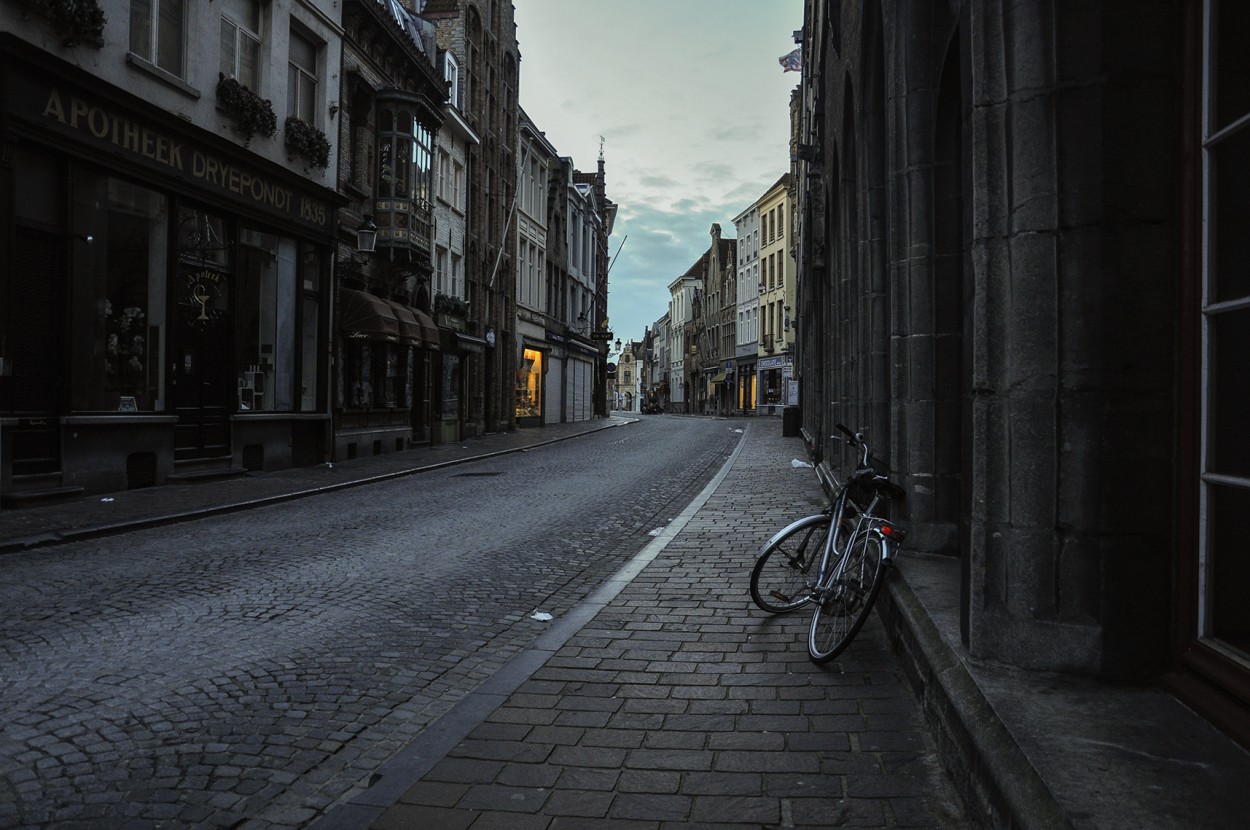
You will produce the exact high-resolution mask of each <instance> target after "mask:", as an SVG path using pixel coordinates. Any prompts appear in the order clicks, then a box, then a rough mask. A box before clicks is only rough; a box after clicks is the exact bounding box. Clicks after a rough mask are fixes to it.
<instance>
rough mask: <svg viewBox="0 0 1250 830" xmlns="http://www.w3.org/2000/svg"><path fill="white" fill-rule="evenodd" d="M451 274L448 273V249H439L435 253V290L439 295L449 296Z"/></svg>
mask: <svg viewBox="0 0 1250 830" xmlns="http://www.w3.org/2000/svg"><path fill="white" fill-rule="evenodd" d="M450 276H451V275H450V274H448V273H447V249H446V248H437V249H435V251H434V290H435V291H437V292H438V293H439V294H448V293H450V290H449V289H448V284H449V283H450V282H451V279H450Z"/></svg>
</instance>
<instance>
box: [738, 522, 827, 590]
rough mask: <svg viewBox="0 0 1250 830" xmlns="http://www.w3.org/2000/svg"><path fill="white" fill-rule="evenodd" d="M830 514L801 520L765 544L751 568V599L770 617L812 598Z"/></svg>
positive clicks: (788, 526) (779, 532) (785, 528)
mask: <svg viewBox="0 0 1250 830" xmlns="http://www.w3.org/2000/svg"><path fill="white" fill-rule="evenodd" d="M832 521H833V519H832V517H831V516H830V515H829V514H827V513H821V514H819V515H816V516H808V517H806V518H803V519H799V520H798V521H796V522H793V523H791V524H789V525H787V526H786V527H784V528H782V529H781V530H780V531H778V532H777V534H776V535H774V536H773V538H771V539H769V540H768V542H767V543H766V544H765V545H764V549H763V550H762V551H761V552H760V555H759V556H758V557H757V558H756V560H755V567H754V568H752V569H751V599H752V600H753V601H754V602H755V604H756V605H757V606H759V607H760V608H762V609H764V610H765V611H767V612H769V613H770V614H784V613H786V612H787V611H793V610H794V609H796V608H801V607H802V606H804V605H806V604H807V603H808V601H809V600H810V599H811V589H812V587H813V586H812V580H814V579H815V577H816V574H817V573H818V569H819V567H820V556H821V554H822V553H823V552H824V549H825V539H826V538H828V535H829V525H830V523H831V522H832Z"/></svg>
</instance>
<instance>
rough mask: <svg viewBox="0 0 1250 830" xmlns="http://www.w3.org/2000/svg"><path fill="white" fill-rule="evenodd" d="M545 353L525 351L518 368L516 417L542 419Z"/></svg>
mask: <svg viewBox="0 0 1250 830" xmlns="http://www.w3.org/2000/svg"><path fill="white" fill-rule="evenodd" d="M542 391H543V353H542V352H541V351H539V350H538V349H525V350H524V351H523V352H522V359H521V365H520V366H519V367H518V368H517V380H516V417H517V418H518V419H520V418H540V417H542V412H543V408H542V404H543V401H542Z"/></svg>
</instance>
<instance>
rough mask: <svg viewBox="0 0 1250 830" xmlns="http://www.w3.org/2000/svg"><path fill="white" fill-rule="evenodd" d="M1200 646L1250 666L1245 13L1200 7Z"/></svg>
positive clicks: (1249, 195)
mask: <svg viewBox="0 0 1250 830" xmlns="http://www.w3.org/2000/svg"><path fill="white" fill-rule="evenodd" d="M1205 29H1206V35H1205V40H1204V46H1205V49H1204V64H1205V66H1204V69H1205V76H1206V77H1205V83H1204V87H1203V90H1204V101H1203V110H1204V119H1203V122H1204V134H1203V189H1204V193H1203V212H1204V216H1203V227H1204V228H1205V229H1206V233H1207V238H1206V240H1205V242H1206V252H1205V254H1206V255H1205V257H1204V263H1203V270H1204V274H1203V281H1204V284H1203V291H1202V320H1201V332H1202V375H1201V376H1202V378H1203V380H1204V383H1203V385H1202V393H1201V394H1202V396H1203V398H1202V478H1201V487H1200V492H1201V505H1200V511H1201V512H1200V515H1201V516H1202V517H1203V519H1204V521H1203V525H1202V529H1201V531H1200V533H1201V536H1200V552H1199V563H1200V566H1199V567H1200V574H1199V578H1200V582H1201V584H1200V595H1199V631H1198V632H1196V633H1197V635H1198V636H1199V637H1204V638H1209V639H1211V640H1215V641H1218V642H1219V643H1221V644H1222V645H1223V646H1225V647H1227V648H1230V649H1232V650H1235V651H1236V652H1237V653H1238V654H1239V655H1240V657H1241V659H1242V660H1247V659H1250V603H1247V602H1246V600H1245V587H1246V585H1247V584H1250V549H1248V548H1247V547H1246V544H1245V539H1246V535H1247V533H1250V440H1248V439H1247V432H1246V423H1247V422H1250V384H1247V383H1246V369H1245V366H1246V362H1245V360H1246V355H1247V354H1250V245H1247V243H1246V234H1245V227H1246V223H1247V222H1250V191H1248V190H1247V189H1246V187H1245V181H1246V171H1247V170H1250V88H1248V87H1247V86H1246V83H1245V80H1246V78H1247V76H1248V75H1250V57H1248V56H1247V52H1246V50H1245V48H1244V38H1245V36H1246V34H1247V33H1248V32H1250V5H1248V4H1245V3H1242V2H1234V0H1207V3H1206V26H1205Z"/></svg>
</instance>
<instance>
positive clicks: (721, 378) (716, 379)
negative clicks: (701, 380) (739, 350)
mask: <svg viewBox="0 0 1250 830" xmlns="http://www.w3.org/2000/svg"><path fill="white" fill-rule="evenodd" d="M707 382H708V383H724V382H725V373H724V372H721V373H720V374H716V375H712V377H710V378H708V381H707Z"/></svg>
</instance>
